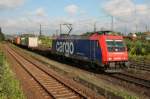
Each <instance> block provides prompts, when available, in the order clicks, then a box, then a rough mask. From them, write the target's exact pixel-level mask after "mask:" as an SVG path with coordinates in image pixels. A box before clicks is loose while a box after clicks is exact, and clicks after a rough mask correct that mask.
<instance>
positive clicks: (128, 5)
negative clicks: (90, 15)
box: [104, 0, 150, 32]
mask: <svg viewBox="0 0 150 99" xmlns="http://www.w3.org/2000/svg"><path fill="white" fill-rule="evenodd" d="M104 11H105V12H106V13H107V14H108V15H111V16H114V18H115V22H116V24H117V25H116V24H115V27H116V29H120V30H121V31H123V29H122V28H125V25H126V24H127V25H128V30H129V31H130V32H135V31H136V25H137V26H138V30H139V31H144V30H145V27H144V25H145V24H148V22H150V18H149V17H148V16H150V11H149V8H148V4H147V3H146V2H145V3H142V4H136V3H135V2H134V1H133V0H123V1H122V0H108V1H107V2H106V4H105V6H104Z"/></svg>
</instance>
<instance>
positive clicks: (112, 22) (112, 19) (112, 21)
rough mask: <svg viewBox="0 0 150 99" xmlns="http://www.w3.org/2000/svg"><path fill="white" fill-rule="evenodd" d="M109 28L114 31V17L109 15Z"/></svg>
mask: <svg viewBox="0 0 150 99" xmlns="http://www.w3.org/2000/svg"><path fill="white" fill-rule="evenodd" d="M111 30H112V31H114V17H113V16H111Z"/></svg>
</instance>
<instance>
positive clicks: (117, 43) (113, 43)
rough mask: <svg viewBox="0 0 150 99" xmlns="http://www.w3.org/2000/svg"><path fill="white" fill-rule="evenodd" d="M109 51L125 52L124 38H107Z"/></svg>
mask: <svg viewBox="0 0 150 99" xmlns="http://www.w3.org/2000/svg"><path fill="white" fill-rule="evenodd" d="M106 43H107V48H108V51H109V52H124V51H125V45H124V43H123V41H122V40H106Z"/></svg>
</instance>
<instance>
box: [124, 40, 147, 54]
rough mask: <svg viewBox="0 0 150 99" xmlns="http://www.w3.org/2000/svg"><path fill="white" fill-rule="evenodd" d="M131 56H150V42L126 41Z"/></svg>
mask: <svg viewBox="0 0 150 99" xmlns="http://www.w3.org/2000/svg"><path fill="white" fill-rule="evenodd" d="M125 42H126V45H127V48H128V52H129V55H130V56H145V55H149V54H150V42H149V41H144V40H136V41H131V40H129V39H126V40H125Z"/></svg>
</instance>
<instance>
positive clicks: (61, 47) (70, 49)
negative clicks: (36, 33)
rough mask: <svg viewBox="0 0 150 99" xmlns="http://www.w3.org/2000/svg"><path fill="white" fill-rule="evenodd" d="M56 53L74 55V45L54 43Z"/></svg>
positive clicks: (60, 42)
mask: <svg viewBox="0 0 150 99" xmlns="http://www.w3.org/2000/svg"><path fill="white" fill-rule="evenodd" d="M56 51H57V52H61V53H65V55H69V54H73V53H74V44H73V42H67V41H66V42H62V41H57V42H56Z"/></svg>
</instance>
